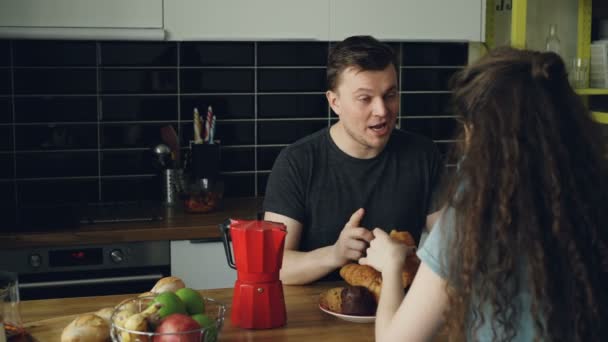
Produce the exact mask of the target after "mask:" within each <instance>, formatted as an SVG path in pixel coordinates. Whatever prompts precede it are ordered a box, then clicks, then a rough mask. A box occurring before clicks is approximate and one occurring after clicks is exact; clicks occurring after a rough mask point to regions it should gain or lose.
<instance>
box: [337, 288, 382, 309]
mask: <svg viewBox="0 0 608 342" xmlns="http://www.w3.org/2000/svg"><path fill="white" fill-rule="evenodd" d="M341 297H342V313H343V314H345V315H356V316H373V315H375V314H376V299H375V298H374V295H373V294H372V293H371V292H370V291H369V290H368V289H367V288H365V287H363V286H350V285H349V286H346V287H344V289H342V294H341Z"/></svg>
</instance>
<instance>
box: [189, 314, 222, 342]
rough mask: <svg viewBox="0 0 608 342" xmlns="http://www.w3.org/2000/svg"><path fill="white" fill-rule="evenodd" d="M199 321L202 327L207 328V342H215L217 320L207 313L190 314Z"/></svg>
mask: <svg viewBox="0 0 608 342" xmlns="http://www.w3.org/2000/svg"><path fill="white" fill-rule="evenodd" d="M190 317H192V319H194V320H195V321H197V322H198V324H200V326H201V327H202V328H205V342H215V341H216V340H217V326H216V325H215V320H213V319H211V318H210V317H209V316H207V315H205V314H196V315H192V316H190Z"/></svg>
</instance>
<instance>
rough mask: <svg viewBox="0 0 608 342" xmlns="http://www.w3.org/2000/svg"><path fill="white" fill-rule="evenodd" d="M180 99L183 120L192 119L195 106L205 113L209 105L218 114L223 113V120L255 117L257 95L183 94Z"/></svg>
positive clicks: (202, 113) (201, 112)
mask: <svg viewBox="0 0 608 342" xmlns="http://www.w3.org/2000/svg"><path fill="white" fill-rule="evenodd" d="M258 98H259V97H258ZM180 100H181V108H182V114H181V119H182V120H192V118H193V115H194V108H198V111H199V113H200V114H201V115H205V113H207V107H209V106H211V107H212V108H213V112H214V113H216V115H218V113H221V119H222V120H226V119H253V118H254V117H255V106H254V103H255V95H240V94H239V95H182V96H180Z"/></svg>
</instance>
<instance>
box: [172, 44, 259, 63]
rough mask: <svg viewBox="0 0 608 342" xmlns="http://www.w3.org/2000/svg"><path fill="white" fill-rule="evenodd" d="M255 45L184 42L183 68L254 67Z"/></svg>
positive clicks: (181, 50) (182, 48) (181, 53)
mask: <svg viewBox="0 0 608 342" xmlns="http://www.w3.org/2000/svg"><path fill="white" fill-rule="evenodd" d="M254 50H255V44H254V43H250V42H240V43H238V42H230V43H227V42H183V43H181V44H180V57H181V59H180V62H181V64H180V65H181V66H186V67H187V66H229V67H234V66H254V64H255V62H254V60H255V55H254Z"/></svg>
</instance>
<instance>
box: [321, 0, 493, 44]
mask: <svg viewBox="0 0 608 342" xmlns="http://www.w3.org/2000/svg"><path fill="white" fill-rule="evenodd" d="M329 6H330V7H329V13H330V18H329V19H330V22H329V37H330V39H331V40H342V39H344V38H346V37H348V36H351V35H361V34H369V35H372V36H374V37H376V38H378V39H384V40H426V41H429V40H442V41H483V40H484V34H485V33H484V28H485V22H484V17H485V0H459V1H453V0H425V1H415V0H379V1H368V0H329Z"/></svg>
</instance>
